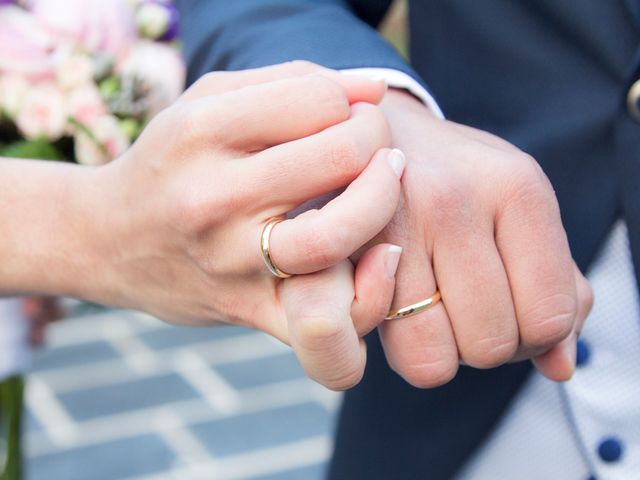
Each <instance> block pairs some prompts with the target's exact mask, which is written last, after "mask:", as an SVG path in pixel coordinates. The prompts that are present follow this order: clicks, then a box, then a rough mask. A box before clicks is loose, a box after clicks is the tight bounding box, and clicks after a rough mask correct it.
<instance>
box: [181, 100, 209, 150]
mask: <svg viewBox="0 0 640 480" xmlns="http://www.w3.org/2000/svg"><path fill="white" fill-rule="evenodd" d="M175 115H176V117H177V118H176V121H177V122H179V123H178V124H179V125H180V133H179V134H180V138H181V140H182V142H187V143H198V142H202V141H204V140H205V139H206V140H212V141H216V140H215V138H213V139H212V135H214V134H215V129H211V128H209V127H208V125H210V123H209V120H210V117H211V114H209V115H207V112H206V111H204V109H203V108H202V107H201V105H200V104H199V103H198V102H196V101H192V102H185V103H182V104H180V105H176V111H175ZM207 117H209V118H207Z"/></svg>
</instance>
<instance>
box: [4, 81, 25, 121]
mask: <svg viewBox="0 0 640 480" xmlns="http://www.w3.org/2000/svg"><path fill="white" fill-rule="evenodd" d="M28 90H29V82H27V80H26V79H25V78H24V77H22V76H21V75H16V74H12V73H10V74H4V75H0V112H3V113H4V114H5V115H6V116H7V117H9V118H14V117H15V116H16V114H17V113H18V111H19V109H20V106H21V105H22V101H23V100H24V97H25V95H26V94H27V91H28Z"/></svg>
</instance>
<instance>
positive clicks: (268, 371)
mask: <svg viewBox="0 0 640 480" xmlns="http://www.w3.org/2000/svg"><path fill="white" fill-rule="evenodd" d="M216 371H217V372H218V373H219V374H220V375H222V376H223V377H224V378H225V380H227V381H228V382H229V383H230V384H231V385H233V386H234V387H235V388H238V389H243V388H250V387H256V386H259V385H266V384H269V383H275V382H282V381H285V380H293V379H296V378H302V377H304V370H302V367H301V366H300V364H299V363H298V361H297V359H296V356H295V354H294V353H293V352H286V353H283V354H282V355H276V356H273V357H267V358H263V359H261V360H260V361H256V360H247V361H243V362H234V363H228V364H224V365H218V366H217V367H216Z"/></svg>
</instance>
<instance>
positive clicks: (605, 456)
mask: <svg viewBox="0 0 640 480" xmlns="http://www.w3.org/2000/svg"><path fill="white" fill-rule="evenodd" d="M623 450H624V448H623V445H622V442H621V441H620V440H619V439H617V438H615V437H608V438H604V439H603V440H602V441H601V442H600V445H598V456H599V457H600V458H601V459H602V461H603V462H607V463H612V462H617V461H618V460H620V457H622V453H623Z"/></svg>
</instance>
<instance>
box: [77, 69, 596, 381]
mask: <svg viewBox="0 0 640 480" xmlns="http://www.w3.org/2000/svg"><path fill="white" fill-rule="evenodd" d="M384 95H385V86H384V84H383V83H382V82H379V81H369V80H366V79H360V78H355V77H347V76H342V75H339V74H338V73H335V72H331V71H328V70H325V69H320V68H319V67H317V66H314V65H310V64H307V63H300V62H294V63H291V64H285V65H281V66H276V67H270V68H266V69H258V70H251V71H245V72H237V73H213V74H209V75H207V76H205V77H203V78H202V79H201V80H199V81H198V82H197V83H196V84H194V85H193V86H192V87H191V88H190V89H189V90H188V91H187V92H186V93H185V94H184V95H183V96H182V97H181V99H180V100H179V101H178V102H177V103H176V104H175V105H174V106H172V107H170V108H169V109H167V110H166V111H164V112H162V113H161V114H160V115H159V116H158V117H157V118H156V119H154V120H153V121H152V122H151V124H150V125H149V126H148V127H147V128H146V129H145V131H144V133H143V134H142V136H141V137H140V138H139V139H138V141H137V142H136V143H135V144H134V145H133V147H132V148H131V149H130V150H129V151H128V152H127V153H126V154H125V155H124V156H123V157H122V158H120V159H118V160H117V161H115V162H113V163H112V164H110V165H108V166H106V167H101V168H99V169H96V172H95V185H96V189H97V190H98V191H99V192H100V193H99V194H100V195H102V196H103V197H104V199H105V201H104V205H106V206H107V207H105V208H111V209H122V211H123V212H126V215H122V216H121V217H120V218H119V221H114V222H113V224H110V225H105V226H104V231H105V232H109V238H110V240H108V241H107V237H106V235H105V239H104V241H102V242H100V241H98V242H97V243H96V248H97V249H98V250H99V251H100V257H101V258H102V260H101V261H102V262H103V265H102V267H103V270H104V271H107V272H110V274H109V275H103V276H101V279H100V282H102V284H101V285H100V287H99V288H96V286H95V285H92V284H91V283H90V282H88V283H87V285H86V287H85V288H86V291H84V292H80V295H79V296H83V297H85V298H93V299H94V300H96V301H102V302H104V303H108V304H112V305H118V306H123V307H130V308H137V309H141V310H145V311H148V312H150V313H152V314H155V315H157V316H159V317H161V318H163V319H165V320H167V321H170V322H174V323H182V324H194V325H211V324H215V323H231V324H237V325H244V326H249V327H252V328H257V329H260V330H262V331H265V332H267V333H269V334H270V335H273V336H274V337H276V338H278V339H280V340H281V341H283V342H285V343H287V344H289V345H291V346H292V347H293V349H294V350H295V351H296V354H297V355H298V358H299V359H300V362H301V363H302V365H303V367H304V368H305V370H306V372H307V373H308V375H309V376H310V377H311V378H313V379H315V380H317V381H318V382H320V383H322V384H324V385H326V386H328V387H329V388H333V389H345V388H349V387H351V386H353V385H355V384H356V383H358V382H359V380H360V378H361V377H362V374H363V371H364V366H365V361H366V349H365V344H364V341H363V337H364V335H366V334H367V333H368V332H370V331H371V330H373V329H374V328H375V327H377V326H378V325H381V329H380V333H381V335H382V340H383V345H384V348H385V352H386V355H387V358H388V360H389V364H390V366H391V367H392V368H394V369H395V370H396V371H397V372H398V373H399V374H400V375H402V376H403V377H404V378H405V379H406V380H407V381H409V382H410V383H412V384H414V385H417V386H421V387H431V386H436V385H439V384H442V383H444V382H446V381H448V380H449V379H450V378H451V377H452V376H453V375H454V374H455V371H456V369H457V367H458V364H459V362H460V361H462V362H465V363H468V364H469V365H472V366H475V367H479V368H489V367H493V366H497V365H499V364H502V363H505V362H509V361H513V360H518V359H523V358H535V359H536V360H535V362H536V364H537V366H538V367H539V368H540V370H541V371H542V372H543V373H545V374H546V375H547V376H549V377H551V378H555V379H559V380H561V379H565V378H568V377H569V376H570V374H571V372H572V370H573V362H574V360H572V359H571V356H572V355H573V356H575V336H576V335H577V333H578V332H579V329H580V326H581V325H582V322H583V321H584V318H585V317H586V314H587V313H588V310H589V308H590V304H591V296H590V290H589V287H588V284H587V283H586V281H585V280H584V278H583V277H582V275H581V274H580V273H579V272H578V271H577V269H576V268H575V266H574V265H573V261H572V259H571V255H570V252H569V248H568V245H567V241H566V236H565V234H564V230H563V229H562V224H561V222H560V216H559V211H558V207H557V202H556V201H555V197H554V195H553V190H552V189H551V187H550V185H549V182H548V181H547V180H546V178H545V177H544V174H543V173H542V172H541V170H540V169H539V167H537V165H536V164H535V162H534V161H533V160H531V159H529V158H528V157H526V155H524V154H523V153H522V152H520V151H519V150H517V149H516V148H515V147H513V146H511V145H510V144H507V143H506V142H504V141H502V140H500V139H497V138H495V137H492V136H490V135H488V134H485V133H484V132H478V131H475V130H471V129H467V128H466V127H462V126H459V125H455V124H451V123H449V122H444V121H440V120H437V119H434V118H431V115H430V114H429V113H428V111H427V110H426V108H425V107H422V105H420V104H418V102H417V101H416V100H415V99H413V98H407V96H405V94H400V95H398V94H397V93H395V92H394V93H389V94H388V95H387V98H386V99H385V101H384V102H383V103H382V106H376V105H377V104H378V103H380V101H381V100H382V98H383V96H384ZM393 146H397V147H400V148H401V149H402V150H404V151H405V153H406V154H407V169H406V172H404V178H403V179H402V184H403V186H404V188H401V177H402V176H403V170H404V166H405V160H404V156H403V155H402V154H401V153H399V152H398V151H397V150H391V149H390V148H389V147H393ZM343 188H346V189H345V190H344V191H342V193H340V194H339V195H337V196H336V197H335V198H334V199H333V200H331V201H330V202H329V203H327V204H326V205H324V206H323V207H322V208H319V209H311V210H308V211H306V212H304V213H302V214H300V215H297V216H295V217H293V218H289V219H286V220H284V221H283V222H281V223H278V224H277V225H276V227H275V228H274V230H273V232H272V235H271V255H272V257H273V260H274V263H276V264H277V265H278V267H279V268H281V269H282V270H283V271H286V272H288V273H291V274H294V275H293V276H292V277H291V278H287V279H284V280H282V279H277V278H275V277H274V276H273V275H271V274H270V273H269V272H268V270H267V269H266V267H265V265H264V263H263V260H262V258H261V254H260V249H259V238H260V234H261V231H262V228H263V227H264V225H265V223H266V222H267V221H268V220H269V219H271V218H273V217H282V218H284V217H286V216H287V214H288V213H289V212H292V211H293V210H295V209H296V208H298V207H299V206H300V205H303V204H305V203H307V202H309V201H310V200H312V199H314V198H317V197H321V196H323V195H326V194H328V193H330V192H333V191H336V190H337V189H343ZM112 238H117V239H118V241H117V242H114V241H113V240H111V239H112ZM367 245H368V247H367ZM398 246H400V247H403V248H404V253H403V255H402V257H403V258H402V260H400V248H398ZM367 248H368V249H367ZM362 252H364V253H362ZM350 257H351V260H350V259H349V258H350ZM399 261H400V268H399V270H398V273H397V277H398V285H397V287H396V282H395V277H396V268H397V267H398V262H399ZM352 262H353V263H352ZM354 264H355V265H356V266H355V267H354ZM105 283H106V284H107V285H106V287H107V288H105ZM127 286H129V287H127ZM132 286H135V295H134V294H133V293H132V292H133V288H132ZM438 288H439V289H440V291H441V292H442V298H443V301H442V302H441V303H439V304H438V305H436V306H435V307H433V308H432V309H430V310H428V311H426V312H424V313H421V314H420V315H416V316H414V317H410V318H405V319H400V320H394V321H387V322H384V321H383V318H384V316H385V315H386V314H387V312H388V311H389V309H390V307H391V306H392V302H393V306H394V307H395V308H397V307H402V306H404V305H407V304H411V303H415V302H416V301H419V300H421V299H423V298H426V297H428V296H430V295H431V294H433V293H434V291H435V290H436V289H438ZM394 289H395V300H393V298H394ZM105 291H108V292H109V293H108V294H107V295H105V294H104V293H103V292H105ZM572 349H573V351H572ZM572 352H573V353H572Z"/></svg>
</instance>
